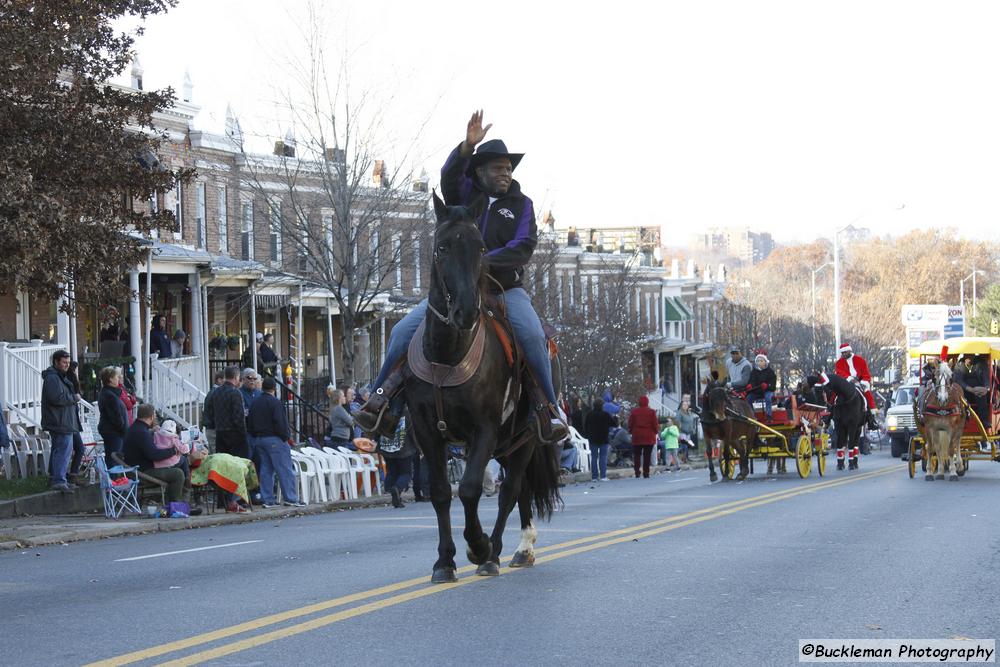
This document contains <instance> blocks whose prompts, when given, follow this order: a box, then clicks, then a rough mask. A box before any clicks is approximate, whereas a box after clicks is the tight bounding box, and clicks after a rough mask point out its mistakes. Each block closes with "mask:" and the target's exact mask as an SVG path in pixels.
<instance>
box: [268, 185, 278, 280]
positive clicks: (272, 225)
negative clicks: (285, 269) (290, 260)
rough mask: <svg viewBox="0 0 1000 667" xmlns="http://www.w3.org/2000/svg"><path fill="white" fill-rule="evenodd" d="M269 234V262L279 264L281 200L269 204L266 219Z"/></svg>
mask: <svg viewBox="0 0 1000 667" xmlns="http://www.w3.org/2000/svg"><path fill="white" fill-rule="evenodd" d="M268 223H269V224H268V230H269V233H270V235H271V263H272V264H274V265H275V266H281V202H280V201H279V202H274V203H273V204H271V215H270V220H269V221H268Z"/></svg>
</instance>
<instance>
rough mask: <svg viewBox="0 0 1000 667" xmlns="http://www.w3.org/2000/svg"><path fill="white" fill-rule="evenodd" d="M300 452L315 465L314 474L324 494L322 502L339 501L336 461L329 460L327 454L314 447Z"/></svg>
mask: <svg viewBox="0 0 1000 667" xmlns="http://www.w3.org/2000/svg"><path fill="white" fill-rule="evenodd" d="M300 451H301V453H302V454H303V455H304V456H308V457H309V458H310V459H312V461H313V463H314V464H315V465H316V474H317V475H318V476H319V480H320V484H321V485H322V486H323V491H324V493H325V494H326V498H324V502H326V501H328V500H339V499H340V480H339V479H338V478H337V476H338V474H339V470H338V466H337V463H336V461H333V460H331V457H330V455H329V454H327V453H326V452H324V451H322V450H320V449H317V448H316V447H303V448H302V449H301V450H300Z"/></svg>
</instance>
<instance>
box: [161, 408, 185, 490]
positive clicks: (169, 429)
mask: <svg viewBox="0 0 1000 667" xmlns="http://www.w3.org/2000/svg"><path fill="white" fill-rule="evenodd" d="M153 444H154V445H156V448H157V449H172V450H174V451H175V452H176V454H174V455H173V456H171V457H169V458H166V459H160V460H159V461H153V467H154V468H178V469H179V470H180V471H181V472H183V473H184V481H185V482H187V480H189V479H190V478H191V467H190V465H189V464H188V460H187V458H186V457H185V456H184V454H188V453H189V452H190V451H191V447H190V446H189V445H185V444H184V443H183V442H181V438H180V436H178V435H177V422H175V421H174V420H173V419H168V420H166V421H165V422H163V423H162V424H160V426H159V427H158V428H154V429H153Z"/></svg>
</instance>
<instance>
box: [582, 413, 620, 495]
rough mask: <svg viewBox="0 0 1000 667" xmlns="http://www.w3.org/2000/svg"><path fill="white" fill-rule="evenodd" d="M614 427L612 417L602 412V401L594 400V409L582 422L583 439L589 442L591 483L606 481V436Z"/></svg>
mask: <svg viewBox="0 0 1000 667" xmlns="http://www.w3.org/2000/svg"><path fill="white" fill-rule="evenodd" d="M614 425H615V420H614V417H612V416H611V415H610V414H609V413H607V412H605V411H604V401H602V400H601V399H599V398H596V399H594V409H593V410H591V411H590V412H588V413H587V416H586V417H585V418H584V420H583V437H585V438H586V439H587V440H589V441H590V476H591V481H594V482H596V481H597V480H598V479H600V480H601V481H602V482H606V481H608V449H609V448H610V445H608V434H609V433H610V431H611V429H612V428H613V427H614Z"/></svg>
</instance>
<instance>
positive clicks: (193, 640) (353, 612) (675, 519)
mask: <svg viewBox="0 0 1000 667" xmlns="http://www.w3.org/2000/svg"><path fill="white" fill-rule="evenodd" d="M901 467H902V466H898V465H897V466H888V467H886V468H881V469H879V470H876V471H873V472H869V473H864V474H861V475H856V476H851V477H848V478H844V479H840V480H827V481H823V482H816V483H813V484H809V485H807V486H806V487H793V488H790V489H784V490H782V491H774V492H771V493H765V494H761V495H758V496H750V497H748V498H744V499H741V500H734V501H730V502H726V503H722V504H720V505H715V506H713V507H707V508H704V509H701V510H695V511H692V512H687V513H684V514H678V515H675V516H670V517H665V518H663V519H658V520H655V521H650V522H647V523H643V524H638V525H636V526H632V527H629V528H622V529H619V530H613V531H608V532H604V533H600V534H597V535H592V536H588V537H581V538H578V539H575V540H569V541H566V542H562V543H559V544H553V545H551V546H546V547H541V548H538V549H535V553H536V554H542V553H550V552H556V551H559V550H561V549H573V548H575V547H579V546H580V545H586V544H589V543H591V542H598V541H600V540H605V541H608V540H611V541H612V542H613V543H617V542H622V541H625V540H619V539H616V538H618V537H620V536H627V535H631V534H633V533H643V532H645V534H649V531H650V530H651V529H655V528H658V527H661V526H664V525H667V524H678V527H679V525H680V524H681V522H683V525H688V524H687V520H689V519H692V518H694V517H700V516H702V515H711V514H714V513H718V512H722V511H724V510H728V509H733V511H738V509H735V508H738V507H739V506H741V505H749V506H757V505H759V504H764V503H765V502H773V501H777V500H782V499H784V497H785V496H788V497H792V496H795V495H799V494H800V493H805V492H814V491H819V490H821V489H825V488H828V487H831V486H840V485H842V484H849V483H853V482H860V481H863V480H866V479H870V478H872V477H876V476H880V475H885V474H888V473H890V472H898V471H899V469H900V468H901ZM769 499H773V500H769ZM720 516H721V514H720ZM713 518H714V517H713ZM691 523H694V522H691ZM657 532H663V531H657ZM645 534H644V535H643V536H645ZM628 539H631V537H629V538H628ZM602 544H603V542H602ZM592 548H598V547H597V546H594V547H592ZM586 550H589V549H580V550H575V549H574V550H573V553H580V552H581V551H586ZM553 556H554V557H555V556H558V554H553ZM541 560H542V559H539V561H541ZM475 569H476V566H475V565H466V566H463V567H460V568H458V569H457V570H456V574H459V575H461V574H467V573H471V572H474V571H475ZM502 571H504V572H507V571H511V570H509V568H502ZM428 579H429V577H428V576H426V575H423V576H420V577H416V578H413V579H409V580H406V581H401V582H397V583H395V584H387V585H385V586H381V587H378V588H373V589H370V590H367V591H361V592H358V593H351V594H348V595H344V596H341V597H337V598H333V599H330V600H326V601H323V602H317V603H315V604H311V605H306V606H304V607H299V608H296V609H290V610H287V611H284V612H279V613H277V614H271V615H269V616H263V617H260V618H257V619H253V620H250V621H245V622H243V623H240V624H237V625H233V626H230V627H226V628H219V629H218V630H213V631H210V632H206V633H202V634H200V635H195V636H193V637H188V638H186V639H179V640H176V641H172V642H168V643H165V644H160V645H158V646H153V647H150V648H147V649H141V650H138V651H133V652H131V653H126V654H124V655H120V656H117V657H113V658H107V659H104V660H100V661H97V662H94V663H91V665H90V667H95V666H97V665H100V666H102V667H110V666H112V665H128V664H131V663H134V662H138V661H140V660H149V659H151V658H155V657H158V656H161V655H166V654H168V653H174V652H176V651H182V650H185V649H189V648H194V647H196V646H200V645H203V644H208V643H210V642H214V641H218V640H221V639H226V638H228V637H232V636H234V635H238V634H243V633H245V632H250V631H253V630H259V629H261V628H265V627H268V626H271V625H275V624H278V623H283V622H286V621H290V620H294V619H296V618H302V617H303V616H308V615H310V614H314V613H317V612H321V611H326V610H328V609H332V608H334V607H340V606H344V605H347V604H351V603H354V602H360V601H362V600H366V599H369V598H373V597H377V596H380V595H387V594H389V593H396V592H398V591H402V590H405V589H407V588H412V587H414V586H418V585H421V584H423V585H425V586H426V585H427V582H428ZM481 579H482V578H481V577H466V578H463V579H460V580H459V581H458V582H457V583H454V584H445V585H439V586H427V587H426V588H421V589H419V590H416V591H411V592H408V593H402V594H399V595H397V596H394V597H391V598H387V599H385V600H378V601H375V602H371V603H368V604H365V605H362V606H360V607H356V608H353V609H346V610H344V611H341V612H337V613H336V614H332V615H329V616H324V617H321V618H319V619H314V620H313V621H308V622H303V623H300V624H298V625H296V626H294V627H292V628H287V629H283V630H278V631H272V632H269V633H264V634H262V635H258V636H256V637H250V638H248V639H245V640H243V641H241V642H235V643H232V644H227V645H224V646H222V647H219V649H214V650H216V651H217V650H220V649H229V648H232V649H233V650H226V651H224V653H221V654H219V655H224V654H229V653H235V652H237V651H240V650H244V649H245V648H249V647H250V646H249V645H245V642H250V641H253V640H262V639H264V638H266V637H272V636H273V635H274V633H275V632H282V633H284V634H283V635H282V636H290V635H292V634H298V632H293V631H294V630H296V629H299V628H303V630H300V631H305V630H308V629H312V628H313V627H314V626H315V627H321V626H322V625H326V624H329V623H333V622H336V621H338V620H342V619H344V618H352V617H354V616H357V615H360V614H364V613H368V612H370V611H374V610H376V609H381V608H384V607H389V606H392V605H394V604H398V603H400V602H405V601H407V600H411V599H416V598H421V597H424V596H426V595H431V594H432V593H436V592H440V591H445V590H450V589H451V588H455V587H456V586H460V585H468V584H469V583H472V582H475V581H478V580H481ZM331 619H333V620H331ZM317 621H325V622H324V623H320V625H315V623H316V622H317ZM278 638H280V637H278V636H273V638H271V639H267V640H265V641H256V642H255V643H253V644H252V645H253V646H256V645H259V644H261V643H267V641H274V639H278ZM238 646H242V647H243V648H236V647H238ZM208 653H209V652H208V651H206V652H202V653H198V654H194V655H192V656H188V658H196V657H197V658H200V659H202V660H205V659H208V656H207V654H208ZM213 655H214V654H213ZM182 660H183V659H182ZM173 664H193V663H179V662H178V663H173Z"/></svg>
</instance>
